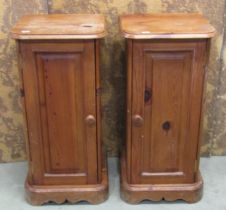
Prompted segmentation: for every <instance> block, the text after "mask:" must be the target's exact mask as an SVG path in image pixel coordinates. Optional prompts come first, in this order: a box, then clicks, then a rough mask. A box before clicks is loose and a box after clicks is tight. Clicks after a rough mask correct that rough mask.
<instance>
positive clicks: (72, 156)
mask: <svg viewBox="0 0 226 210" xmlns="http://www.w3.org/2000/svg"><path fill="white" fill-rule="evenodd" d="M21 49H22V54H23V56H27V57H29V59H26V60H30V62H28V63H24V65H23V67H24V69H23V77H24V78H23V79H24V88H25V94H26V98H25V100H26V102H25V103H26V109H27V118H28V133H29V140H30V144H31V145H30V147H31V149H33V150H35V152H31V154H32V157H31V160H32V161H35V162H36V164H33V165H35V166H36V167H35V168H34V169H33V173H32V174H33V179H34V180H33V181H34V183H35V184H87V183H96V182H97V152H96V145H97V144H96V141H97V139H96V121H95V118H96V99H95V60H94V59H95V58H94V42H92V41H86V42H73V43H57V45H56V44H54V43H52V44H51V43H50V44H45V43H42V44H41V43H33V44H28V43H24V44H22V45H21ZM31 61H32V62H31ZM29 63H31V64H29ZM31 83H32V85H31ZM87 116H91V118H92V119H91V123H90V122H89V121H87ZM31 118H32V119H31ZM32 121H33V122H32ZM30 125H31V126H32V127H30ZM33 129H35V131H34V132H36V133H34V134H33ZM37 165H38V166H37ZM90 165H91V167H90Z"/></svg>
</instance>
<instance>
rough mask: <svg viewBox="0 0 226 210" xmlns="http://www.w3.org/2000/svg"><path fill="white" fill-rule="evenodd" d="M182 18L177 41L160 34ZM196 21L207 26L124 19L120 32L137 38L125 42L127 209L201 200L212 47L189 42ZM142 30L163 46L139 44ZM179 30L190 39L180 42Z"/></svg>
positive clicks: (162, 18)
mask: <svg viewBox="0 0 226 210" xmlns="http://www.w3.org/2000/svg"><path fill="white" fill-rule="evenodd" d="M180 17H182V20H183V21H185V22H184V24H185V25H183V26H182V25H179V26H178V27H179V28H178V29H176V28H174V27H175V26H172V27H171V29H172V31H173V32H175V33H176V36H174V34H173V37H171V35H170V36H168V35H167V34H163V32H164V31H165V32H166V29H167V27H169V26H171V25H170V21H177V19H178V20H179V21H180ZM189 18H191V21H189V20H188V19H189ZM197 18H198V19H200V22H199V21H197V25H199V26H200V27H201V24H202V23H205V22H206V20H204V19H203V17H201V16H200V15H195V14H191V15H188V14H184V15H182V14H172V15H171V14H156V15H125V16H122V18H121V27H122V31H123V30H124V29H125V28H126V27H128V28H129V27H130V29H131V30H134V33H133V34H132V33H131V34H132V35H134V36H130V37H129V39H127V40H126V42H127V75H128V78H127V135H126V144H125V145H124V149H123V156H122V159H121V197H122V198H123V199H124V200H125V201H127V202H129V203H138V202H141V201H142V200H145V199H148V200H153V201H159V200H162V199H165V200H169V201H172V200H177V199H183V200H185V201H187V202H190V203H192V202H196V201H198V200H199V199H200V198H201V195H202V186H203V181H202V178H201V175H200V172H199V151H200V129H201V123H202V105H203V86H204V77H205V66H206V63H207V61H208V50H209V42H210V39H207V38H204V37H205V36H203V38H202V39H201V38H200V37H198V38H197V36H193V34H191V32H192V30H191V29H192V27H190V26H191V25H189V24H191V23H192V21H194V20H195V19H197ZM123 21H124V22H123ZM167 22H168V24H169V25H168V26H167V25H166V23H167ZM138 23H139V24H140V26H141V27H140V28H139V27H136V26H138V25H139V24H138ZM157 23H158V27H157V26H156V25H155V24H157ZM123 24H124V25H123ZM126 24H127V25H126ZM186 24H187V26H188V27H187V28H186V27H185V26H186ZM144 25H145V27H149V29H150V30H152V31H153V33H155V32H156V34H157V32H159V33H160V34H161V33H162V34H161V35H164V38H165V39H162V38H163V37H162V36H160V37H159V36H158V35H157V36H152V37H151V36H147V37H145V38H144V37H142V36H140V32H142V30H143V28H142V27H143V26H144ZM197 27H198V26H197ZM185 28H186V29H185ZM141 29H142V30H141ZM174 29H175V30H174ZM193 29H195V32H197V33H199V32H200V34H201V31H199V30H198V28H196V26H194V27H193ZM199 29H200V28H199ZM183 30H185V31H186V30H187V32H188V33H190V34H189V36H188V37H187V38H186V39H182V37H183V36H181V37H180V35H181V33H184V31H183ZM136 32H137V33H136ZM193 32H194V31H193ZM202 32H203V33H207V32H206V31H205V30H204V31H202ZM137 34H138V35H137ZM200 34H199V35H200ZM124 35H125V34H124ZM208 35H210V34H208ZM211 36H212V35H211ZM125 37H127V38H128V36H125ZM147 38H148V39H147ZM176 38H178V39H176Z"/></svg>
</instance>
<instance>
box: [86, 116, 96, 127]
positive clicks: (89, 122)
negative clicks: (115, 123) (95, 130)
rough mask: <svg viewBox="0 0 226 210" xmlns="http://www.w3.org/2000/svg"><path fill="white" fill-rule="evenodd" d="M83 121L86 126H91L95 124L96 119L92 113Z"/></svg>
mask: <svg viewBox="0 0 226 210" xmlns="http://www.w3.org/2000/svg"><path fill="white" fill-rule="evenodd" d="M85 121H86V124H87V125H88V126H93V125H95V124H96V119H95V117H94V116H93V115H88V116H87V117H86V119H85Z"/></svg>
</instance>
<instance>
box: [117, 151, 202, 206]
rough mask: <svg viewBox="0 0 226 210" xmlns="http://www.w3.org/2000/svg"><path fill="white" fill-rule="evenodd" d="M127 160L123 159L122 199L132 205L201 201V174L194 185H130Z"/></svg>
mask: <svg viewBox="0 0 226 210" xmlns="http://www.w3.org/2000/svg"><path fill="white" fill-rule="evenodd" d="M127 180H128V179H127V174H126V164H125V158H124V156H122V158H121V198H122V199H123V200H124V201H126V202H128V203H131V204H137V203H139V202H141V201H143V200H151V201H160V200H166V201H175V200H179V199H180V200H184V201H186V202H188V203H194V202H197V201H199V200H200V199H201V197H202V189H203V180H202V177H201V174H200V173H199V175H198V180H197V182H195V183H192V184H129V183H128V182H127Z"/></svg>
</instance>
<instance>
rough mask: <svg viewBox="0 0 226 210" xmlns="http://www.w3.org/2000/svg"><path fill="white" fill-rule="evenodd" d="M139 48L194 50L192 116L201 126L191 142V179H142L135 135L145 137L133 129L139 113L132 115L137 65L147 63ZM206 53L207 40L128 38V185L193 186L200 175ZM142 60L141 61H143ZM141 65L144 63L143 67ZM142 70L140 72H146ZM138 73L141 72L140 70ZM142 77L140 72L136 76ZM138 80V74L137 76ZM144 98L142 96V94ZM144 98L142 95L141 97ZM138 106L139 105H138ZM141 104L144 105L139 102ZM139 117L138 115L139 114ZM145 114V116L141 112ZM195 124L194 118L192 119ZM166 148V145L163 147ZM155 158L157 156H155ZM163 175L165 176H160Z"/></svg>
mask: <svg viewBox="0 0 226 210" xmlns="http://www.w3.org/2000/svg"><path fill="white" fill-rule="evenodd" d="M136 47H138V48H139V47H140V48H142V49H143V51H145V50H146V51H153V52H164V51H167V52H170V51H172V52H175V51H193V54H194V56H193V58H192V69H193V72H192V81H191V96H192V98H193V99H194V100H193V104H192V105H191V106H192V108H191V111H193V113H190V115H191V116H192V115H193V114H194V113H197V115H198V117H197V119H196V120H198V122H199V123H198V124H199V126H196V128H194V129H196V131H195V132H192V133H193V134H192V135H193V137H192V141H193V143H192V144H191V145H190V146H191V148H189V150H190V153H192V155H191V157H190V158H191V160H190V165H189V166H188V167H189V170H187V172H188V173H190V177H192V179H189V180H178V177H177V176H175V177H173V176H171V177H170V178H169V177H167V176H162V177H161V176H157V175H155V176H154V177H151V179H149V177H148V176H147V179H146V180H144V179H143V178H142V176H141V173H142V169H141V168H140V167H141V162H140V160H141V159H142V157H141V156H140V155H141V154H142V152H141V146H140V145H142V142H141V141H135V140H133V138H134V135H135V136H142V135H143V132H142V128H136V130H135V131H133V130H134V126H133V122H132V121H133V119H132V116H134V115H135V114H136V113H134V112H133V106H134V102H133V98H134V96H133V94H134V93H133V91H134V90H133V85H134V84H133V81H134V77H135V76H136V75H135V72H134V68H135V67H134V66H135V65H137V63H138V62H141V63H142V62H144V60H143V59H141V58H142V56H143V55H142V53H143V52H141V51H139V52H137V49H136ZM206 52H208V41H207V39H200V40H198V39H197V40H132V39H127V137H126V138H127V141H126V151H125V152H126V162H127V164H126V165H127V174H128V176H127V177H128V182H129V183H132V184H145V183H156V184H157V183H159V184H161V183H163V184H164V183H184V181H185V182H187V183H192V182H194V181H195V179H196V175H197V173H196V172H197V168H198V162H199V161H198V159H199V147H200V139H199V137H200V126H201V122H202V120H201V115H202V94H203V86H204V85H203V84H204V78H205V64H206V57H207V55H206ZM137 54H139V55H138V57H139V59H137V60H134V57H135V56H137ZM140 59H141V60H140ZM140 65H141V66H142V65H143V64H140ZM142 68H144V67H141V69H139V70H140V71H144V70H142ZM137 71H138V70H137ZM137 74H139V72H138V73H137ZM138 77H139V75H138ZM194 90H198V94H195V91H194ZM141 95H142V93H141ZM142 97H143V95H142ZM138 103H139V102H138ZM140 103H142V102H140ZM138 114H139V113H138ZM141 115H142V113H141ZM193 118H194V117H193ZM193 121H194V119H193ZM190 125H192V122H190ZM163 146H164V145H163ZM153 155H154V154H153ZM161 175H163V174H161Z"/></svg>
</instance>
